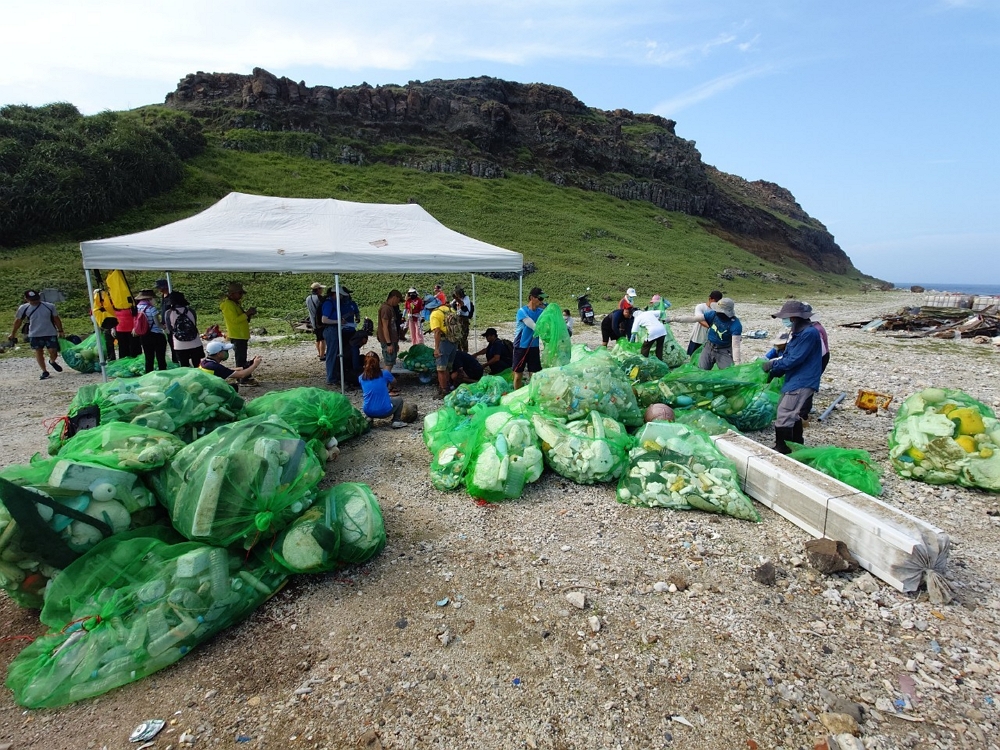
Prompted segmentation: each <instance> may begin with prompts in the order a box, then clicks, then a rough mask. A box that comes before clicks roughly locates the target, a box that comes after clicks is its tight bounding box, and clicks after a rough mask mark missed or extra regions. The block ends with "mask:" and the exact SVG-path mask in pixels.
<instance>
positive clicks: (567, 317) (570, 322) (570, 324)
mask: <svg viewBox="0 0 1000 750" xmlns="http://www.w3.org/2000/svg"><path fill="white" fill-rule="evenodd" d="M563 320H565V321H566V330H567V331H569V335H570V336H572V335H573V316H572V315H570V314H569V308H565V307H564V308H563Z"/></svg>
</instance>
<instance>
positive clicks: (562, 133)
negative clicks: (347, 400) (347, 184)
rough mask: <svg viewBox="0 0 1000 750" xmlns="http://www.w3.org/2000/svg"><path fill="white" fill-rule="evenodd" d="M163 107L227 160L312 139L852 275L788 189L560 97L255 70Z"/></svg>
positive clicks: (658, 124) (310, 148)
mask: <svg viewBox="0 0 1000 750" xmlns="http://www.w3.org/2000/svg"><path fill="white" fill-rule="evenodd" d="M166 105H167V106H168V107H173V108H176V109H183V110H186V111H189V112H191V113H192V114H194V115H196V116H197V117H199V118H201V119H203V120H205V121H206V122H207V123H209V124H210V126H211V127H215V128H218V129H219V130H220V131H222V132H223V133H224V134H225V136H224V139H223V143H224V144H226V145H227V146H229V147H231V148H251V147H252V146H251V145H250V144H251V143H252V142H253V139H252V138H248V137H247V134H248V133H251V134H252V133H255V132H256V133H260V132H267V133H273V132H276V131H278V132H286V133H299V134H302V135H303V136H308V137H306V138H305V139H304V140H299V139H297V140H296V141H295V143H296V144H297V145H296V148H301V149H302V151H303V153H306V154H307V155H311V156H314V157H316V158H331V159H335V160H338V161H343V162H350V163H363V162H366V161H367V162H371V161H378V162H385V163H390V164H396V165H400V166H408V167H414V168H417V169H423V170H427V171H449V172H464V173H468V174H471V175H474V176H477V177H483V178H498V177H503V176H504V175H505V174H506V173H508V172H521V173H533V174H538V175H541V176H543V177H545V179H548V180H551V181H552V182H554V183H556V184H560V185H569V186H575V187H579V188H583V189H586V190H599V191H603V192H606V193H609V194H611V195H614V196H616V197H619V198H622V199H625V200H643V201H649V202H651V203H654V204H655V205H657V206H660V207H662V208H665V209H668V210H671V211H680V212H683V213H686V214H690V215H692V216H698V217H703V218H705V219H707V220H709V221H708V222H707V223H706V226H707V227H708V228H709V230H710V231H714V232H716V233H717V234H719V235H720V236H723V237H725V238H726V239H727V240H728V241H730V242H733V243H734V244H736V245H738V246H740V247H743V248H745V249H747V250H749V251H750V252H753V253H755V254H757V255H759V256H762V257H765V258H767V259H768V260H772V261H781V260H783V259H786V258H793V259H797V260H799V261H801V262H803V263H805V264H807V265H808V266H810V267H812V268H815V269H817V270H822V271H829V272H834V273H845V272H847V271H849V270H852V269H853V266H852V265H851V261H850V259H849V258H848V257H847V255H846V254H845V253H844V251H843V250H841V249H840V247H839V246H838V245H837V244H836V242H834V239H833V236H832V235H831V234H830V233H829V232H828V231H827V230H826V227H824V226H823V225H822V224H821V223H820V222H818V221H817V220H815V219H813V218H812V217H810V216H809V215H808V214H807V213H806V212H805V211H803V210H802V208H801V206H799V204H798V203H797V202H796V201H795V198H794V196H792V194H791V193H790V192H789V191H787V190H785V189H784V188H781V187H780V186H778V185H775V184H773V183H769V182H748V181H746V180H743V179H742V178H740V177H736V176H734V175H729V174H725V173H724V172H720V171H718V170H717V169H715V168H713V167H711V166H709V165H706V164H705V163H704V162H702V160H701V154H700V153H699V152H698V150H697V149H696V148H695V144H694V142H693V141H688V140H685V139H683V138H679V137H678V136H677V135H676V133H675V132H674V126H675V122H674V121H673V120H667V119H664V118H662V117H659V116H657V115H645V114H634V113H633V112H630V111H628V110H623V109H618V110H614V111H611V112H607V111H603V110H599V109H594V108H591V107H588V106H586V105H585V104H584V103H583V102H581V101H580V100H579V99H577V98H576V97H575V96H573V94H572V93H571V92H569V91H567V90H565V89H562V88H558V87H556V86H549V85H546V84H539V83H530V84H522V83H512V82H509V81H502V80H498V79H495V78H486V77H483V78H470V79H463V80H456V81H441V80H434V81H424V82H420V81H411V82H409V83H408V84H406V85H405V86H395V85H386V86H378V87H372V86H369V85H368V84H366V83H363V84H361V85H360V86H351V87H345V88H339V89H338V88H331V87H329V86H306V85H305V82H304V81H300V82H299V83H295V82H294V81H291V80H289V79H288V78H278V77H277V76H274V75H272V74H271V73H268V72H267V71H266V70H262V69H260V68H255V69H254V71H253V73H252V74H251V75H236V74H231V73H195V74H192V75H189V76H187V77H186V78H184V79H183V80H182V81H181V82H180V83H179V85H178V86H177V90H176V91H174V92H173V93H171V94H168V95H167V98H166Z"/></svg>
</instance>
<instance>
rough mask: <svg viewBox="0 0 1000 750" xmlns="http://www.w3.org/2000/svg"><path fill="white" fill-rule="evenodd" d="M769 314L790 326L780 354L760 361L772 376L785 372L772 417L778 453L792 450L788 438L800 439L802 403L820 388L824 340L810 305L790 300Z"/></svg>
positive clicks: (778, 375)
mask: <svg viewBox="0 0 1000 750" xmlns="http://www.w3.org/2000/svg"><path fill="white" fill-rule="evenodd" d="M771 317H772V318H780V319H781V322H782V323H783V324H784V325H785V327H786V328H790V329H791V331H790V334H789V336H788V343H787V344H786V345H785V351H784V352H782V354H781V356H780V357H777V358H775V359H764V360H761V363H760V366H761V367H762V368H763V370H764V372H766V373H768V374H769V375H770V376H771V377H773V378H776V377H780V376H782V375H784V376H785V384H784V385H783V386H782V387H781V400H780V401H778V416H777V417H776V418H775V420H774V449H775V450H776V451H778V453H791V448H789V447H788V444H787V441H788V440H792V441H794V442H796V443H801V442H802V416H801V415H802V407H803V406H804V404H805V403H806V401H807V400H808V399H810V398H812V395H813V394H814V393H815V392H816V391H818V390H819V377H820V373H822V371H823V343H822V341H821V339H820V335H819V331H817V330H816V329H815V328H813V326H812V322H811V321H810V320H809V319H810V318H811V317H812V308H811V307H810V306H809V305H807V304H805V303H803V302H799V301H798V300H789V301H788V302H786V303H785V304H784V305H782V306H781V309H780V310H778V312H776V313H774V314H773V315H771Z"/></svg>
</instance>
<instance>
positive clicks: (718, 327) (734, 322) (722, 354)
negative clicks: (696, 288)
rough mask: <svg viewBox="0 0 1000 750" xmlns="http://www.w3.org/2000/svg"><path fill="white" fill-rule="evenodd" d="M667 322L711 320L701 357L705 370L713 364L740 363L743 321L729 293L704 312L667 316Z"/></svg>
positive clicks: (724, 365)
mask: <svg viewBox="0 0 1000 750" xmlns="http://www.w3.org/2000/svg"><path fill="white" fill-rule="evenodd" d="M667 322H668V323H671V322H672V323H701V322H705V323H707V324H708V341H706V342H705V346H704V347H703V348H702V350H701V356H700V357H699V358H698V367H700V368H701V369H702V370H711V369H712V367H713V365H718V367H719V369H720V370H725V369H726V368H728V367H732V366H733V365H734V364H735V365H738V364H739V363H740V344H741V343H742V341H743V323H741V322H740V319H739V318H737V317H736V303H735V302H733V300H732V299H730V298H729V297H723V298H722V299H720V300H719V301H718V302H716V303H714V304H713V305H712V309H711V310H708V311H707V312H705V313H703V314H695V315H680V316H668V317H667Z"/></svg>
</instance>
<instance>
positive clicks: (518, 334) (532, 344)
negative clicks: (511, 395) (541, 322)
mask: <svg viewBox="0 0 1000 750" xmlns="http://www.w3.org/2000/svg"><path fill="white" fill-rule="evenodd" d="M544 309H545V295H544V294H543V293H542V290H541V289H539V288H538V287H537V286H536V287H532V289H531V291H530V292H528V304H526V305H524V306H523V307H522V308H521V309H520V310H518V311H517V315H516V316H515V326H514V366H513V370H514V390H515V391H516V390H517V389H518V388H520V387H521V386H522V385H523V382H524V371H525V370H527V371H528V375H529V377H530V375H531V373H533V372H541V369H542V358H541V352H540V350H539V344H540V343H541V341H540V339H539V338H538V336H537V335H535V323H536V322H537V321H538V319H539V318H540V317H542V311H543V310H544Z"/></svg>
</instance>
